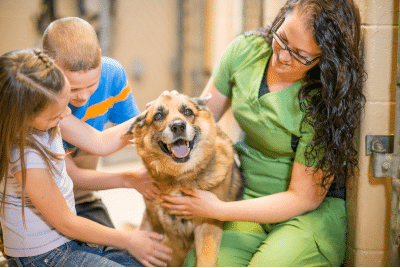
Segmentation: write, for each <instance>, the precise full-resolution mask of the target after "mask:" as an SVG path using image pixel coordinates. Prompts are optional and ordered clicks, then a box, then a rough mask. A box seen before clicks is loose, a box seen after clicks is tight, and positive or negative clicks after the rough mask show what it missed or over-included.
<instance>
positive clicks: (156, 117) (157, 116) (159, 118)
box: [153, 112, 163, 121]
mask: <svg viewBox="0 0 400 268" xmlns="http://www.w3.org/2000/svg"><path fill="white" fill-rule="evenodd" d="M161 119H163V114H162V113H160V112H158V113H155V114H154V116H153V120H154V121H158V120H161Z"/></svg>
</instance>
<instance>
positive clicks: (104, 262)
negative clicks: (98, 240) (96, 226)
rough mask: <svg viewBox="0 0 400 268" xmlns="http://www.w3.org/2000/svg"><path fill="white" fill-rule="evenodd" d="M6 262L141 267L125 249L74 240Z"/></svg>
mask: <svg viewBox="0 0 400 268" xmlns="http://www.w3.org/2000/svg"><path fill="white" fill-rule="evenodd" d="M7 264H8V266H9V267H25V266H26V267H44V266H50V267H53V266H63V267H116V266H128V267H143V265H142V264H141V263H140V262H138V261H137V260H136V259H134V258H133V257H132V256H131V255H129V253H128V252H126V251H125V252H124V251H121V250H116V249H114V248H109V249H107V250H101V249H99V248H96V247H91V246H88V245H87V244H86V243H83V242H80V241H76V240H75V241H70V242H68V243H65V244H64V245H62V246H60V247H58V248H55V249H53V250H51V251H49V252H46V253H44V254H41V255H38V256H32V257H10V258H9V259H8V260H7Z"/></svg>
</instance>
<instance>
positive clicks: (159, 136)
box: [127, 92, 243, 266]
mask: <svg viewBox="0 0 400 268" xmlns="http://www.w3.org/2000/svg"><path fill="white" fill-rule="evenodd" d="M210 98H211V95H209V96H207V97H205V98H189V97H187V96H185V95H183V94H178V93H177V92H164V93H163V94H162V95H161V96H160V97H159V98H157V99H156V100H155V101H153V102H152V104H151V105H150V107H148V108H147V110H146V111H145V112H143V113H142V114H140V115H139V116H137V118H136V119H135V121H134V122H133V123H132V124H131V126H130V128H129V130H128V132H127V134H133V137H134V138H133V143H134V144H135V145H136V150H137V152H138V154H139V155H140V156H141V158H142V160H143V163H144V165H145V166H146V167H147V169H148V171H149V173H150V175H151V177H152V178H153V179H154V180H155V181H156V183H157V185H158V187H159V189H160V191H161V192H162V195H183V193H182V192H181V191H180V188H181V187H184V188H187V189H192V190H195V189H202V190H208V191H211V192H213V193H215V194H216V195H217V196H218V198H219V199H221V200H224V201H233V200H237V199H239V197H240V196H241V194H242V191H243V180H242V177H241V175H240V172H239V170H238V167H237V165H236V164H235V161H234V148H233V145H232V142H231V141H230V140H229V138H228V136H227V135H226V134H225V133H224V132H223V131H222V130H221V129H220V128H219V127H218V126H217V125H216V124H215V122H214V120H213V117H212V114H211V112H210V111H209V110H208V108H207V106H206V103H207V101H208V100H209V99H210ZM161 202H162V200H161V199H160V198H157V199H156V200H155V201H149V200H145V203H146V211H145V215H144V218H143V221H142V224H141V227H140V228H141V229H144V230H150V231H155V232H158V233H161V234H164V236H165V238H164V240H163V241H162V243H163V244H164V245H166V246H168V247H170V248H172V249H173V256H172V261H171V262H170V263H169V266H181V265H182V264H183V261H184V260H185V258H186V256H187V253H188V251H189V249H190V248H191V247H192V246H193V245H194V247H195V251H196V256H197V266H216V264H217V255H218V251H219V246H220V242H221V238H222V227H223V222H220V221H218V220H214V219H203V218H201V219H200V218H196V219H192V220H186V219H183V218H181V217H179V216H174V215H170V214H168V211H167V210H166V209H165V208H163V207H161V206H160V203H161Z"/></svg>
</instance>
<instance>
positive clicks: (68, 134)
mask: <svg viewBox="0 0 400 268" xmlns="http://www.w3.org/2000/svg"><path fill="white" fill-rule="evenodd" d="M133 120H134V118H132V119H129V120H127V121H125V122H124V123H122V124H119V125H115V126H112V127H110V128H108V129H105V130H103V131H98V130H97V129H95V128H93V127H92V126H90V125H89V124H87V123H85V122H82V121H81V120H79V119H78V118H76V117H75V116H74V115H72V114H71V115H69V116H67V117H66V118H64V119H63V120H61V121H60V130H61V136H62V137H63V139H64V140H65V141H67V142H69V143H71V144H73V145H75V146H76V147H78V148H81V149H83V150H85V151H87V152H89V153H92V154H95V155H99V156H107V155H110V154H112V153H114V152H116V151H118V150H120V149H122V148H123V147H125V146H126V145H128V144H130V141H129V140H130V139H131V138H132V136H130V135H124V133H125V132H126V130H128V128H129V126H130V124H131V123H132V122H133Z"/></svg>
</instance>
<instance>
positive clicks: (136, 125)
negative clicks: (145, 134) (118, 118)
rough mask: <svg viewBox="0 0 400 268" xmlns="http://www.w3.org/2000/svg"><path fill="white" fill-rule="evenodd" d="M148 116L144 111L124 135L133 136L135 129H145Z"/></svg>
mask: <svg viewBox="0 0 400 268" xmlns="http://www.w3.org/2000/svg"><path fill="white" fill-rule="evenodd" d="M146 115H147V111H144V112H143V113H141V114H139V115H138V116H136V118H135V120H133V123H132V124H131V125H130V126H129V128H128V130H127V131H126V132H125V133H124V135H130V134H133V132H134V129H135V128H141V127H143V126H144V123H145V119H146Z"/></svg>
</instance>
